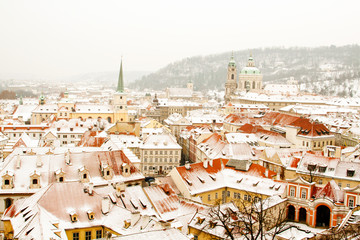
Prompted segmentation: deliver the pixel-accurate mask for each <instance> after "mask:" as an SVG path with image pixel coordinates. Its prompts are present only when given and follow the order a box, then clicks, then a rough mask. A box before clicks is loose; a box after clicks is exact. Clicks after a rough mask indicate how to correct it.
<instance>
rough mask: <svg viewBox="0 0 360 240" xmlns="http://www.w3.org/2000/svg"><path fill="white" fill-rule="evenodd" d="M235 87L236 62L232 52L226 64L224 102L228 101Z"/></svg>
mask: <svg viewBox="0 0 360 240" xmlns="http://www.w3.org/2000/svg"><path fill="white" fill-rule="evenodd" d="M236 88H237V84H236V63H235V60H234V53H232V55H231V59H230V61H229V64H228V71H227V80H226V83H225V103H228V102H230V99H231V96H232V95H234V93H235V90H236Z"/></svg>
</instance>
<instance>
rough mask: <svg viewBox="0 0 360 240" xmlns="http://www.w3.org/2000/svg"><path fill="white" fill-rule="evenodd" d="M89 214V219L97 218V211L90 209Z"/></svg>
mask: <svg viewBox="0 0 360 240" xmlns="http://www.w3.org/2000/svg"><path fill="white" fill-rule="evenodd" d="M87 215H88V218H89V220H94V219H95V213H94V212H93V211H92V210H88V211H87Z"/></svg>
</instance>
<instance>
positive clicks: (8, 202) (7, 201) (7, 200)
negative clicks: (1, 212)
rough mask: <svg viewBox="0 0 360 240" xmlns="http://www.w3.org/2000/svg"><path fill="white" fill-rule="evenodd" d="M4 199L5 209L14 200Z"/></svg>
mask: <svg viewBox="0 0 360 240" xmlns="http://www.w3.org/2000/svg"><path fill="white" fill-rule="evenodd" d="M4 201H5V209H6V208H8V207H10V206H11V204H12V202H13V200H12V199H11V198H7V199H5V200H4Z"/></svg>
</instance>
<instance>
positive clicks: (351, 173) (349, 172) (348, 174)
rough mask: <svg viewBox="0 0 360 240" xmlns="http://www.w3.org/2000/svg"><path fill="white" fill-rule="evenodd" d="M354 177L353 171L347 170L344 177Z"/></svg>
mask: <svg viewBox="0 0 360 240" xmlns="http://www.w3.org/2000/svg"><path fill="white" fill-rule="evenodd" d="M354 175H355V169H348V170H347V171H346V176H347V177H353V176H354Z"/></svg>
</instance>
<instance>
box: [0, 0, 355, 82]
mask: <svg viewBox="0 0 360 240" xmlns="http://www.w3.org/2000/svg"><path fill="white" fill-rule="evenodd" d="M359 9H360V1H358V0H354V1H339V0H337V1H332V0H327V1H322V0H321V1H320V0H311V1H308V0H302V1H289V0H284V1H276V0H272V1H269V0H264V1H254V0H248V1H239V0H238V1H202V0H198V1H196V0H182V1H176V2H175V1H169V0H167V1H165V0H164V1H158V0H144V1H142V0H136V1H120V0H116V1H115V0H114V1H112V0H102V1H100V0H99V1H93V0H61V1H60V0H59V1H53V0H31V1H29V0H23V1H18V0H1V1H0V77H4V76H6V77H9V76H11V77H14V78H16V77H18V76H24V75H28V76H37V77H40V78H46V77H51V78H53V77H59V76H67V75H75V74H81V73H87V72H101V71H113V70H117V69H118V67H119V62H120V58H121V55H123V57H124V68H125V69H126V70H128V71H129V70H146V71H155V70H157V69H159V68H161V67H164V66H165V65H167V64H168V63H170V62H173V61H176V60H180V59H182V58H185V57H191V56H195V55H207V54H213V53H220V52H225V51H231V50H241V49H249V48H255V47H271V46H285V47H288V46H322V45H331V44H334V45H346V44H359V43H360V14H359Z"/></svg>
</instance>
